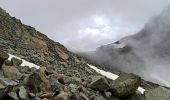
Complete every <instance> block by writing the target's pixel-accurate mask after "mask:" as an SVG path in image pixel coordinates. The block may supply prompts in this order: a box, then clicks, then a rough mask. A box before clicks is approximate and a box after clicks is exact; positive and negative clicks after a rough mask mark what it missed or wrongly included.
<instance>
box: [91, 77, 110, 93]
mask: <svg viewBox="0 0 170 100" xmlns="http://www.w3.org/2000/svg"><path fill="white" fill-rule="evenodd" d="M89 87H90V88H92V89H95V90H98V91H101V92H104V91H107V90H108V89H110V86H109V83H108V81H107V80H106V78H105V77H103V76H96V77H93V78H92V82H91V83H90V84H89Z"/></svg>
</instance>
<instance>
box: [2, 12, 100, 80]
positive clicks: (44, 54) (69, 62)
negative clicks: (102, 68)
mask: <svg viewBox="0 0 170 100" xmlns="http://www.w3.org/2000/svg"><path fill="white" fill-rule="evenodd" d="M0 49H1V50H4V51H6V52H8V53H11V54H14V55H17V56H19V57H21V58H23V59H25V60H27V61H30V62H32V63H35V64H37V65H40V66H56V67H57V70H56V71H57V72H58V73H61V74H63V73H65V74H66V75H67V74H68V75H71V76H72V75H76V76H77V77H84V76H89V75H92V74H93V75H95V74H96V75H97V73H95V71H94V70H91V69H89V70H88V71H87V70H85V69H88V66H87V65H86V64H84V63H85V61H84V60H83V59H82V58H80V57H78V56H77V55H75V54H73V53H71V52H69V51H68V50H67V49H66V48H65V47H64V46H63V45H61V44H60V43H58V42H55V41H53V40H51V39H49V38H48V37H47V36H45V35H44V34H42V33H40V32H38V31H36V30H35V29H34V28H33V27H31V26H27V25H24V24H22V23H21V21H20V20H18V19H16V18H15V17H11V16H10V15H9V14H8V13H6V12H5V11H4V10H3V9H0ZM71 66H72V67H71ZM70 67H71V68H72V70H70ZM75 73H77V74H75Z"/></svg>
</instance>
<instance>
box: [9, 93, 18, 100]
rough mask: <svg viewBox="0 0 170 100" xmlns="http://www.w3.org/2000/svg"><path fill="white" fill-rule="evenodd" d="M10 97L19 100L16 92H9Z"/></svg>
mask: <svg viewBox="0 0 170 100" xmlns="http://www.w3.org/2000/svg"><path fill="white" fill-rule="evenodd" d="M8 96H9V97H11V98H12V100H18V96H17V93H15V92H9V93H8Z"/></svg>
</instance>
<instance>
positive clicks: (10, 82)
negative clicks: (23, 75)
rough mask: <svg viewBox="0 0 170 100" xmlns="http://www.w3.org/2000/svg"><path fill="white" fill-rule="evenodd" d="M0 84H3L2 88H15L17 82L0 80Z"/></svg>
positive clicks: (7, 79) (6, 79)
mask: <svg viewBox="0 0 170 100" xmlns="http://www.w3.org/2000/svg"><path fill="white" fill-rule="evenodd" d="M0 83H1V84H3V85H4V86H16V85H18V83H17V82H15V81H13V80H11V79H9V78H0Z"/></svg>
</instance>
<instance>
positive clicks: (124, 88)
mask: <svg viewBox="0 0 170 100" xmlns="http://www.w3.org/2000/svg"><path fill="white" fill-rule="evenodd" d="M140 82H141V78H140V77H138V76H135V75H133V74H122V75H120V76H119V78H117V79H116V80H114V81H113V82H112V83H111V91H112V93H113V95H115V96H117V97H126V96H128V95H130V94H133V93H135V92H136V90H137V88H138V87H139V85H140Z"/></svg>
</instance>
